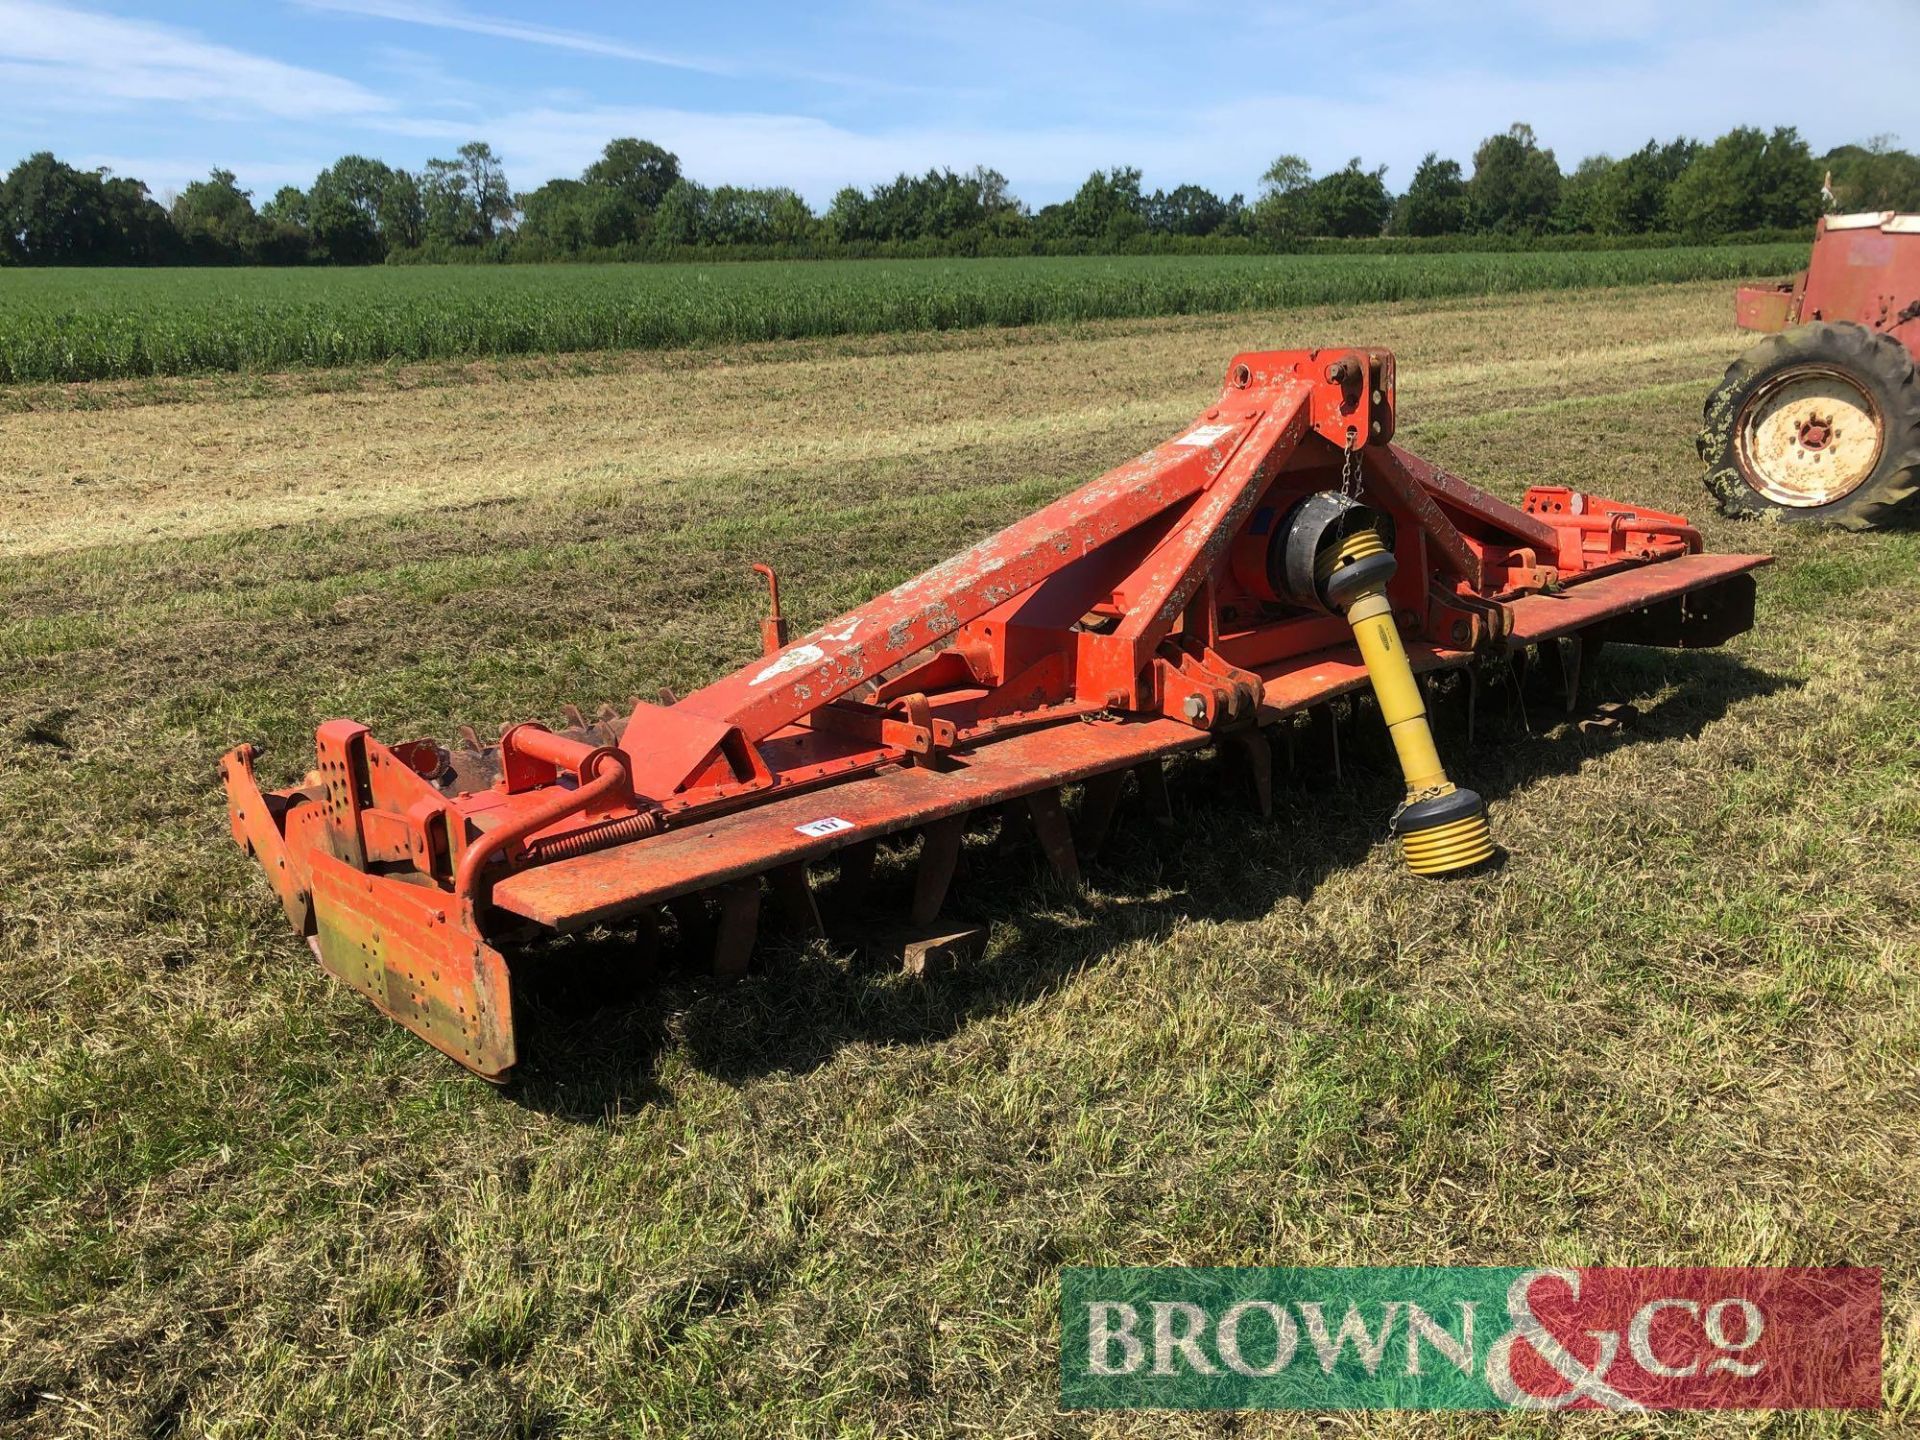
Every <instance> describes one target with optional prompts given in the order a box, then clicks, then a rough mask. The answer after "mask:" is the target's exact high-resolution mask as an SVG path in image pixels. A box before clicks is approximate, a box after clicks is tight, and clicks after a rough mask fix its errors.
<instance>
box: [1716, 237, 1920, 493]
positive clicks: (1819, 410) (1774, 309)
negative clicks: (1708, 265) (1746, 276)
mask: <svg viewBox="0 0 1920 1440" xmlns="http://www.w3.org/2000/svg"><path fill="white" fill-rule="evenodd" d="M1734 319H1735V323H1737V324H1738V325H1740V326H1741V328H1743V329H1747V330H1768V331H1773V332H1776V333H1774V334H1770V335H1769V336H1768V337H1767V338H1766V339H1765V340H1762V341H1761V342H1760V343H1759V344H1758V345H1755V346H1754V347H1753V348H1752V349H1751V350H1749V351H1747V353H1746V354H1744V355H1742V356H1741V357H1740V358H1739V359H1738V360H1736V361H1734V362H1733V364H1732V365H1730V366H1728V367H1727V374H1726V378H1725V379H1724V380H1722V381H1721V382H1720V386H1719V388H1718V389H1716V390H1715V391H1714V392H1713V394H1712V395H1710V396H1708V397H1707V405H1706V414H1705V417H1704V420H1705V423H1704V425H1703V427H1702V429H1701V432H1700V440H1699V448H1700V458H1701V459H1702V460H1704V461H1705V462H1706V465H1707V488H1708V489H1709V490H1711V491H1712V492H1713V495H1714V498H1715V499H1716V500H1718V501H1719V502H1720V509H1721V510H1722V511H1723V512H1725V513H1726V514H1728V515H1778V516H1779V517H1780V518H1781V519H1783V520H1806V521H1812V522H1814V523H1816V524H1826V525H1837V526H1842V527H1844V528H1846V529H1849V530H1867V529H1872V528H1874V527H1876V526H1880V525H1885V524H1889V523H1892V522H1896V521H1904V522H1905V523H1908V524H1912V523H1914V522H1916V521H1920V502H1916V501H1915V500H1914V496H1915V494H1916V493H1920V381H1916V380H1915V377H1914V362H1915V360H1916V358H1920V215H1896V214H1893V213H1891V212H1876V213H1872V214H1865V215H1829V216H1827V217H1826V218H1825V219H1823V220H1821V222H1820V224H1819V227H1818V228H1817V229H1816V230H1815V232H1814V239H1813V259H1812V263H1811V264H1809V265H1808V267H1807V269H1806V270H1805V271H1804V272H1803V273H1802V274H1801V275H1800V276H1799V277H1798V278H1797V279H1795V280H1793V281H1791V282H1790V283H1787V284H1782V285H1777V286H1771V287H1756V286H1748V287H1743V288H1742V289H1741V290H1739V291H1738V292H1737V293H1736V296H1735V302H1734Z"/></svg>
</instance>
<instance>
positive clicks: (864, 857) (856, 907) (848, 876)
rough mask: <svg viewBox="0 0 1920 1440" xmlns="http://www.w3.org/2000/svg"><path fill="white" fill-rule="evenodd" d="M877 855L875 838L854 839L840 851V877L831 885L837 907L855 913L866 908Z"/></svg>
mask: <svg viewBox="0 0 1920 1440" xmlns="http://www.w3.org/2000/svg"><path fill="white" fill-rule="evenodd" d="M879 856H880V841H879V840H878V839H875V838H869V839H866V840H856V841H855V842H854V843H853V844H851V845H849V846H847V847H846V848H845V849H844V850H842V851H841V852H840V878H839V880H838V881H836V882H835V884H834V887H833V900H834V905H835V907H836V908H837V909H840V910H845V911H849V912H853V913H856V914H857V913H858V912H859V911H861V910H863V909H865V908H866V904H867V897H868V896H869V895H870V894H871V893H872V891H873V867H874V862H875V861H876V860H878V859H879Z"/></svg>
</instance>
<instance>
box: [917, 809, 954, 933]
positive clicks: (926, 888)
mask: <svg viewBox="0 0 1920 1440" xmlns="http://www.w3.org/2000/svg"><path fill="white" fill-rule="evenodd" d="M967 818H968V817H967V816H965V815H951V816H948V817H947V818H946V819H944V820H936V821H935V822H934V823H933V824H931V825H929V826H927V827H926V828H925V830H923V831H922V832H921V837H920V862H919V864H918V866H917V867H916V868H915V870H914V875H913V908H912V910H911V911H909V914H910V915H911V917H912V919H913V923H914V924H915V925H917V926H923V927H924V926H928V925H931V924H933V922H934V921H935V920H938V919H939V918H940V911H941V908H942V907H943V906H944V905H945V904H946V903H947V891H948V889H949V888H950V887H951V886H952V884H953V871H954V866H955V865H956V864H957V863H958V862H959V859H960V846H961V844H962V843H963V842H964V841H965V840H966V838H967Z"/></svg>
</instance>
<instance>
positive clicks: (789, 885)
mask: <svg viewBox="0 0 1920 1440" xmlns="http://www.w3.org/2000/svg"><path fill="white" fill-rule="evenodd" d="M767 885H768V888H769V889H771V890H772V891H773V899H774V903H775V905H776V906H778V907H779V910H780V916H781V919H782V921H783V922H784V924H785V926H786V928H787V930H788V931H789V932H790V933H791V934H793V935H794V936H795V937H797V938H798V939H800V940H802V941H804V942H809V943H810V942H812V941H814V940H824V939H825V938H826V934H827V927H826V926H825V925H823V924H821V923H820V907H819V905H818V904H817V903H816V902H815V900H814V895H813V884H812V882H811V881H810V880H809V879H808V878H807V866H806V862H805V861H799V862H796V863H794V864H792V865H777V866H775V867H774V868H773V869H771V870H769V871H768V872H767Z"/></svg>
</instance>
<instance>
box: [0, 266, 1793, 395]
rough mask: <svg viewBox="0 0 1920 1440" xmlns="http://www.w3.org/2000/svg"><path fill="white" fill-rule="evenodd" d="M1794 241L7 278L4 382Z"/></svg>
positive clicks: (1559, 285) (1290, 294)
mask: <svg viewBox="0 0 1920 1440" xmlns="http://www.w3.org/2000/svg"><path fill="white" fill-rule="evenodd" d="M1805 258H1806V247H1805V246H1802V245H1741V246H1718V247H1713V246H1703V247H1694V248H1682V249H1671V250H1629V251H1577V252H1567V251H1554V252H1533V253H1519V254H1474V255H1469V254H1434V255H1420V256H1389V255H1284V256H1195V257H1162V256H1132V257H1117V258H1088V259H1019V260H909V261H862V260H851V261H818V262H810V263H793V262H767V263H751V264H723V265H551V266H535V265H523V266H503V267H478V266H457V267H437V268H432V269H427V268H419V269H373V270H262V269H251V270H220V269H198V270H65V271H61V270H34V271H19V270H16V271H7V272H3V273H0V383H11V382H20V381H55V382H65V381H80V380H101V379H113V378H121V377H136V376H146V375H189V374H195V373H200V372H208V371H243V370H278V369H285V368H288V367H291V366H313V365H323V366H324V365H364V364H379V363H383V362H386V361H395V360H398V361H414V360H448V359H460V358H465V357H478V356H499V355H523V354H541V353H549V352H556V351H579V350H617V349H654V348H663V347H669V346H686V345H708V344H716V343H727V342H739V341H760V340H784V339H797V338H802V337H807V336H821V335H853V334H872V333H877V332H882V331H917V330H954V329H964V328H970V327H975V326H991V325H1030V324H1043V323H1058V322H1073V321H1082V320H1099V319H1118V318H1129V317H1143V316H1154V315H1189V314H1206V313H1227V312H1233V311H1250V310H1275V309H1288V308H1293V307H1297V306H1302V305H1315V304H1340V303H1346V302H1357V301H1383V300H1419V299H1436V298H1441V297H1449V296H1467V295H1493V294H1502V293H1509V292H1516V291H1534V290H1556V289H1565V288H1571V287H1591V286H1601V285H1628V284H1645V283H1656V282H1673V281H1681V280H1725V279H1732V278H1735V277H1738V276H1750V275H1765V274H1781V273H1785V272H1787V271H1789V270H1792V269H1794V268H1796V267H1798V266H1799V265H1801V264H1803V263H1804V262H1805Z"/></svg>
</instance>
